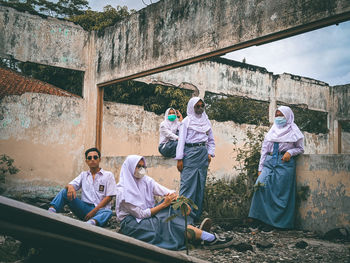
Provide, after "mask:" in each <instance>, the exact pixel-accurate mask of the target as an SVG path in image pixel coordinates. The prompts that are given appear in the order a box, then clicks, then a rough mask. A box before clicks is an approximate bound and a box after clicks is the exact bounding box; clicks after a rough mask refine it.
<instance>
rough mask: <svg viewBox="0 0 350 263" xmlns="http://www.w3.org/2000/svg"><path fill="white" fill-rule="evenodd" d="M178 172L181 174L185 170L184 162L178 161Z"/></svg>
mask: <svg viewBox="0 0 350 263" xmlns="http://www.w3.org/2000/svg"><path fill="white" fill-rule="evenodd" d="M176 167H177V170H178V171H179V172H180V173H181V172H182V170H183V169H184V162H183V161H182V160H177V165H176Z"/></svg>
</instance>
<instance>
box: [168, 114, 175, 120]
mask: <svg viewBox="0 0 350 263" xmlns="http://www.w3.org/2000/svg"><path fill="white" fill-rule="evenodd" d="M168 120H169V121H174V120H176V115H175V114H171V115H168Z"/></svg>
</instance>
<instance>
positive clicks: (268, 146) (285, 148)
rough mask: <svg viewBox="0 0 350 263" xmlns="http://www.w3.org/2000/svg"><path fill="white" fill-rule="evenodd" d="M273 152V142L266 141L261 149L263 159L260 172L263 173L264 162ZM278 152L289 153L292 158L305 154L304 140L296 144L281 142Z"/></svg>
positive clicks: (261, 158)
mask: <svg viewBox="0 0 350 263" xmlns="http://www.w3.org/2000/svg"><path fill="white" fill-rule="evenodd" d="M272 152H273V142H271V141H266V140H264V142H263V144H262V147H261V157H260V162H259V168H258V171H259V172H260V171H262V169H263V167H264V161H265V159H266V155H267V154H268V153H272ZM278 152H288V153H290V155H291V156H296V155H298V154H302V153H304V140H303V139H300V140H298V141H296V142H280V143H279V145H278Z"/></svg>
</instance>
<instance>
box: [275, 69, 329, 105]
mask: <svg viewBox="0 0 350 263" xmlns="http://www.w3.org/2000/svg"><path fill="white" fill-rule="evenodd" d="M330 95H331V94H330V87H329V85H328V84H327V83H324V82H322V81H318V80H314V79H309V78H305V77H299V76H294V75H291V74H281V75H278V78H277V80H276V100H277V101H280V102H285V103H289V104H305V105H308V108H309V109H311V110H317V111H324V112H328V111H329V110H330V106H331V105H332V102H331V101H332V97H331V96H330Z"/></svg>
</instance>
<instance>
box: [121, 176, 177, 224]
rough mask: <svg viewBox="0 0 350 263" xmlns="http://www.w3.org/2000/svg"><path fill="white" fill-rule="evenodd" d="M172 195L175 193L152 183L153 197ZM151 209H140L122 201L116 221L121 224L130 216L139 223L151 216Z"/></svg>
mask: <svg viewBox="0 0 350 263" xmlns="http://www.w3.org/2000/svg"><path fill="white" fill-rule="evenodd" d="M172 193H175V191H174V190H170V189H168V188H166V187H164V186H162V185H160V184H158V183H157V182H154V186H153V195H158V196H164V195H166V194H172ZM151 208H152V207H149V208H146V209H142V208H140V207H138V206H135V205H133V204H130V203H126V202H125V201H122V202H121V203H120V208H119V211H118V214H117V218H118V221H119V222H121V221H122V220H123V219H124V218H125V217H127V216H128V215H132V216H133V217H135V218H136V221H137V222H138V223H139V222H140V221H141V220H142V219H144V218H148V217H151V216H152V215H151Z"/></svg>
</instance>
